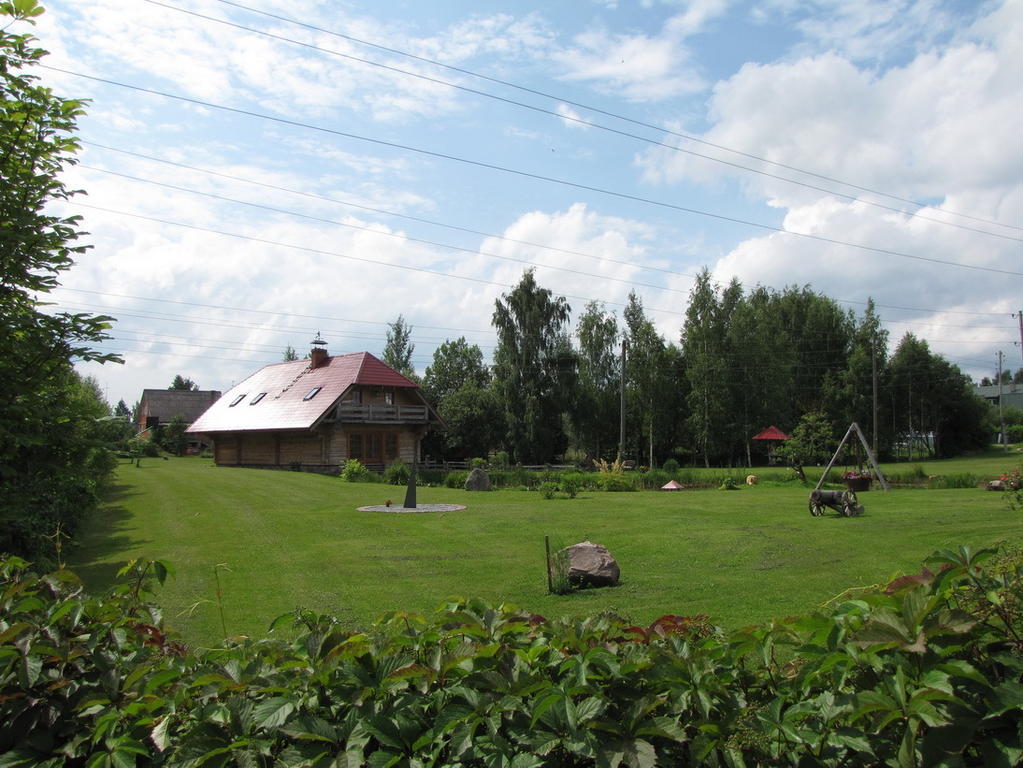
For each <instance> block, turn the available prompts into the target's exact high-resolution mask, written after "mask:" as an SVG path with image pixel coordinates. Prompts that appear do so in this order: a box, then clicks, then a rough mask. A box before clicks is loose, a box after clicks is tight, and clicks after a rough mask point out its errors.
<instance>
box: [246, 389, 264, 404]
mask: <svg viewBox="0 0 1023 768" xmlns="http://www.w3.org/2000/svg"><path fill="white" fill-rule="evenodd" d="M264 397H266V392H260V393H259V394H258V395H256V396H255V397H254V398H252V399H251V400H250V401H249V405H255V404H256V403H258V402H259V401H260V400H262V399H263V398H264Z"/></svg>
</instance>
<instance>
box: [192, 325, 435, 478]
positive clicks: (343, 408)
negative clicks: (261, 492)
mask: <svg viewBox="0 0 1023 768" xmlns="http://www.w3.org/2000/svg"><path fill="white" fill-rule="evenodd" d="M313 343H314V347H313V350H312V353H311V355H310V357H309V358H308V359H306V360H295V361H292V362H285V363H276V364H273V365H267V366H265V367H264V368H261V369H260V370H258V371H256V372H255V373H254V374H252V375H251V376H249V377H248V378H247V379H245V380H244V381H242V382H241V383H240V384H237V385H236V386H234V387H232V388H231V389H230V390H228V391H227V392H225V393H224V395H223V397H221V398H220V400H218V401H217V402H216V403H215V404H214V405H212V406H211V407H210V408H209V409H208V410H207V411H206V412H205V413H204V414H202V416H200V417H199V419H197V420H196V421H195V422H194V423H193V424H192V426H191V427H190V428H189V430H188V431H189V432H195V433H201V434H206V435H209V436H211V437H212V438H213V445H214V449H213V454H214V461H215V463H216V464H217V465H218V466H235V467H258V468H267V469H301V470H305V471H309V472H323V473H327V474H334V473H336V472H337V471H338V469H339V467H340V466H341V465H342V464H344V463H345V461H347V460H348V459H359V460H360V461H361V462H362V463H363V464H365V465H366V466H368V467H370V468H374V469H382V468H383V467H384V466H386V465H387V464H392V463H394V462H396V461H399V460H400V461H403V462H405V463H406V464H411V463H412V462H413V461H417V460H418V459H419V445H420V441H421V440H422V438H423V436H424V435H425V434H426V433H427V432H428V431H429V430H430V428H431V427H433V426H435V425H438V424H440V423H441V420H440V417H439V416H438V415H437V413H436V411H435V410H434V409H433V408H432V407H431V406H430V404H429V403H427V402H426V399H425V398H424V397H423V394H422V392H421V391H420V390H419V387H418V386H417V385H416V383H415V382H413V381H411V380H410V379H407V378H406V377H404V376H402V375H401V374H400V373H398V372H397V371H395V370H394V369H393V368H391V367H390V366H388V365H386V364H384V363H383V362H381V361H380V360H378V359H377V358H376V357H374V356H373V355H371V354H369V353H368V352H359V353H355V354H349V355H336V356H333V357H331V356H330V355H328V354H327V350H326V348H325V347H324V346H323V344H324V342H322V341H320V340H317V341H316V342H313Z"/></svg>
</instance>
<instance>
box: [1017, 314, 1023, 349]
mask: <svg viewBox="0 0 1023 768" xmlns="http://www.w3.org/2000/svg"><path fill="white" fill-rule="evenodd" d="M1016 317H1017V318H1019V353H1020V354H1021V355H1023V309H1021V310H1020V311H1019V312H1017V313H1016Z"/></svg>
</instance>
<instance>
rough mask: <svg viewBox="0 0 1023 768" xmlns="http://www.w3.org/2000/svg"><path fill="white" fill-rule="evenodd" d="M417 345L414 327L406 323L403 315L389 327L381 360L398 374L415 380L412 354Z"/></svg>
mask: <svg viewBox="0 0 1023 768" xmlns="http://www.w3.org/2000/svg"><path fill="white" fill-rule="evenodd" d="M415 349H416V345H415V344H413V343H412V326H411V325H409V324H408V323H406V322H405V318H404V317H403V316H402V315H398V318H397V319H396V320H395V321H394V322H393V323H389V324H388V326H387V341H386V343H385V345H384V354H383V357H382V358H381V359H382V360H383V361H384V362H385V363H387V364H388V365H389V366H391V367H392V368H393V369H394V370H396V371H397V372H398V373H400V374H402V375H403V376H407V377H408V378H410V379H413V380H414V379H415V377H416V368H415V366H414V365H412V353H413V352H414V351H415Z"/></svg>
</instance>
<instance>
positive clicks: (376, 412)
mask: <svg viewBox="0 0 1023 768" xmlns="http://www.w3.org/2000/svg"><path fill="white" fill-rule="evenodd" d="M337 418H338V420H339V421H376V422H392V423H398V424H407V423H409V422H415V423H418V422H426V421H429V419H430V413H429V411H428V410H427V408H426V406H425V405H353V404H351V403H347V404H342V405H339V406H338V409H337Z"/></svg>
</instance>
